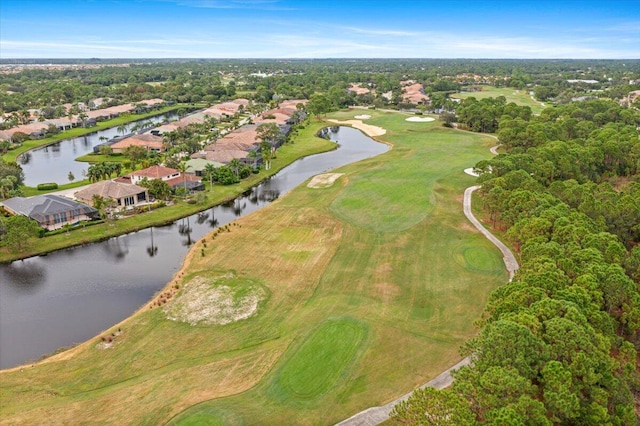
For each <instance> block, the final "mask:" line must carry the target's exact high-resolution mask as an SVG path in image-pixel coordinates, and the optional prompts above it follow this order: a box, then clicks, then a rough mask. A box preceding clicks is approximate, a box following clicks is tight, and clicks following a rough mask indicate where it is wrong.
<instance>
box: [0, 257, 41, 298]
mask: <svg viewBox="0 0 640 426" xmlns="http://www.w3.org/2000/svg"><path fill="white" fill-rule="evenodd" d="M0 277H2V280H0V282H3V283H6V284H7V285H8V286H10V287H11V288H12V289H13V290H15V291H16V292H19V293H21V294H32V293H36V292H37V291H38V287H39V286H41V285H43V284H44V282H45V281H46V277H47V271H46V269H45V268H44V266H43V265H40V264H35V263H34V262H31V261H30V259H27V260H24V261H17V262H13V263H11V264H9V265H8V266H7V267H6V268H3V269H2V270H0Z"/></svg>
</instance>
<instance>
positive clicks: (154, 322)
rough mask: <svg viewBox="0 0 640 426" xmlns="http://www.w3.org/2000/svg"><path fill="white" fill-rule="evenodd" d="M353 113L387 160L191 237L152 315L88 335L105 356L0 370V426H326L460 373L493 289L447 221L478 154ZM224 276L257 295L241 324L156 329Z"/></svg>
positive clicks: (474, 239)
mask: <svg viewBox="0 0 640 426" xmlns="http://www.w3.org/2000/svg"><path fill="white" fill-rule="evenodd" d="M369 113H370V114H371V115H372V116H373V117H372V118H371V119H370V120H368V121H367V123H368V124H373V125H377V126H381V127H383V128H385V129H387V134H386V135H384V136H382V137H380V139H381V140H383V141H386V142H389V143H392V144H393V149H391V150H390V151H388V152H386V153H385V154H382V155H379V156H377V157H374V158H370V159H367V160H364V161H361V162H358V163H355V164H352V165H348V166H345V167H341V168H339V169H337V170H335V171H336V172H338V173H343V175H342V176H341V177H339V178H338V179H337V180H336V181H335V182H334V183H333V185H332V186H328V187H323V188H320V189H314V188H309V187H307V186H306V185H301V186H299V187H298V188H296V189H294V190H293V191H291V192H289V193H288V194H287V195H286V196H284V197H282V198H279V199H278V200H276V201H275V202H274V203H272V204H270V205H269V206H267V207H265V208H264V209H261V210H260V211H258V212H255V213H253V214H251V215H247V216H245V217H242V218H240V219H238V220H237V221H236V222H234V224H232V225H230V226H229V227H228V229H227V230H225V231H224V232H219V231H214V232H213V233H211V234H209V235H208V236H206V237H204V238H203V239H202V240H201V241H199V242H198V243H196V244H195V245H194V247H193V248H192V250H191V251H190V252H189V255H188V256H187V259H186V260H185V266H184V268H183V269H182V270H181V271H179V272H178V273H177V275H176V277H175V278H174V279H173V280H172V281H171V282H170V283H168V285H167V288H166V289H165V290H163V292H162V294H161V295H159V296H158V298H157V299H155V300H154V301H151V302H149V303H148V304H146V305H145V306H143V307H142V308H141V309H140V311H139V312H138V313H137V314H136V315H134V316H132V317H131V318H129V319H128V320H125V321H124V322H122V323H121V324H118V325H115V326H114V327H113V328H112V329H109V330H105V332H104V333H103V334H102V336H103V337H104V336H112V333H113V336H115V337H114V338H113V342H109V343H108V344H105V343H104V342H103V341H102V339H100V337H96V338H94V339H91V340H90V341H88V342H86V343H84V344H82V345H80V346H78V347H76V348H74V349H72V350H71V351H68V352H63V353H61V354H59V355H56V356H54V357H51V358H49V359H48V360H46V361H45V362H42V363H38V364H35V365H34V366H26V367H24V368H23V370H20V369H13V370H7V371H3V372H0V398H1V400H2V404H0V418H2V419H3V421H4V422H6V423H12V424H34V423H39V422H41V421H42V419H47V420H48V421H52V422H55V423H59V424H69V423H73V422H74V421H77V419H85V420H86V421H88V422H91V423H99V424H119V425H120V424H166V422H169V424H171V425H195V424H301V425H328V424H334V423H336V422H338V421H340V420H343V419H345V418H347V417H350V416H351V415H353V414H354V413H356V412H358V411H360V410H363V409H365V408H368V407H371V406H375V405H381V404H384V403H387V402H389V401H391V400H393V399H395V398H397V397H398V396H400V395H402V394H404V393H406V392H408V391H409V390H411V389H413V388H414V387H415V386H417V385H419V384H422V383H425V382H426V381H428V380H430V379H431V378H433V377H435V376H436V375H437V374H439V373H440V372H441V371H443V370H445V369H446V368H448V367H450V366H451V365H453V364H455V363H456V362H457V361H459V360H460V355H459V353H458V349H459V347H460V346H461V344H463V343H464V342H465V341H466V340H468V339H469V338H470V337H472V336H473V335H474V334H475V332H476V329H475V328H474V326H473V322H474V321H475V320H477V319H478V318H479V317H480V315H481V313H482V310H483V307H484V305H485V303H486V301H487V298H488V295H489V293H490V292H491V291H492V290H493V289H494V288H496V286H498V285H500V283H503V282H506V280H507V273H506V271H505V268H504V265H502V263H501V261H500V259H501V254H500V252H499V251H498V250H497V248H495V247H494V246H493V245H492V244H491V243H490V242H489V241H487V240H486V239H485V238H484V237H483V236H482V235H481V234H479V233H478V232H477V231H476V230H475V228H474V227H473V226H472V225H471V224H469V223H468V221H467V220H466V218H465V216H464V214H463V212H462V194H463V192H464V189H465V188H466V187H468V186H470V185H472V184H473V182H474V179H473V178H472V177H470V176H468V175H466V174H464V173H463V170H464V169H465V168H467V167H470V166H471V165H473V164H475V163H476V162H477V161H479V160H482V159H486V158H489V157H490V155H491V154H490V153H489V151H488V148H489V147H490V146H491V145H492V144H494V141H493V139H490V138H487V137H484V136H482V135H475V134H471V133H463V132H457V131H455V130H451V129H446V128H443V127H442V126H441V123H439V122H437V121H436V122H432V123H408V122H406V121H405V120H404V119H405V118H406V116H404V115H401V114H396V113H384V112H380V111H369ZM352 114H353V112H350V113H347V112H341V113H338V114H335V115H329V117H328V118H336V119H341V120H344V119H346V118H352V117H353V115H352ZM296 145H298V142H296ZM227 231H228V232H227ZM225 271H226V272H225ZM225 273H228V274H229V276H237V277H238V279H244V280H247V281H248V282H257V283H260V286H262V287H264V288H265V289H266V291H268V295H269V296H268V299H266V301H265V302H264V304H263V305H261V306H260V307H259V308H258V309H257V310H256V311H255V313H254V314H253V315H252V316H250V317H248V318H246V319H243V320H239V321H237V322H233V323H229V324H226V325H222V326H219V325H207V326H205V325H193V326H192V325H189V324H187V323H183V322H179V321H173V320H169V319H167V314H166V313H165V309H166V310H170V309H171V303H172V300H178V299H180V298H182V297H183V295H185V294H190V292H193V291H194V290H193V289H194V288H195V287H194V285H193V283H198V282H202V280H203V279H209V280H210V279H212V277H213V278H214V279H215V277H217V276H220V275H221V274H225ZM168 293H171V294H174V296H172V297H169V296H166V294H168ZM165 298H169V299H168V301H165V302H163V301H162V300H164V299H165Z"/></svg>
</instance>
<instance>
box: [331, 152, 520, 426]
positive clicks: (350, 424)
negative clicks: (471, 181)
mask: <svg viewBox="0 0 640 426" xmlns="http://www.w3.org/2000/svg"><path fill="white" fill-rule="evenodd" d="M499 146H500V145H498V146H495V147H493V148H491V152H492V153H494V154H495V153H496V152H495V149H496V148H498V147H499ZM479 188H480V185H474V186H470V187H469V188H467V189H465V191H464V200H463V202H462V211H463V212H464V215H465V216H466V217H467V219H469V221H470V222H471V223H472V224H473V226H475V227H476V228H477V229H478V231H480V232H481V233H482V235H484V236H485V237H487V239H488V240H489V241H491V242H492V243H493V244H494V245H495V246H496V247H498V249H499V250H500V252H502V259H503V260H504V265H505V266H506V268H507V271H508V272H509V281H511V280H512V279H513V276H514V275H515V273H516V271H517V270H518V267H519V266H518V261H517V260H516V257H515V256H514V255H513V253H512V252H511V250H509V248H508V247H507V246H506V245H504V243H503V242H502V241H500V240H499V239H497V238H496V237H495V236H494V235H493V234H492V233H491V232H489V231H488V230H487V228H485V227H484V226H483V225H482V224H481V223H480V221H479V220H478V219H476V217H475V216H474V215H473V213H472V211H471V195H472V194H473V192H474V191H476V190H477V189H479ZM470 363H471V360H470V359H469V357H467V358H465V359H463V360H462V361H460V362H459V363H457V364H456V365H454V366H453V367H451V368H449V369H448V370H446V371H444V372H442V373H440V375H439V376H438V377H436V378H435V379H433V380H431V381H429V382H427V383H425V384H424V385H422V386H420V389H423V388H425V387H432V388H435V389H443V388H446V387H448V386H450V385H451V383H453V377H452V376H451V372H452V371H455V370H457V369H459V368H460V367H463V366H465V365H469V364H470ZM412 393H413V391H412V392H409V393H408V394H406V395H403V396H401V397H400V398H398V399H396V400H393V401H391V402H389V403H388V404H385V405H383V406H380V407H371V408H367V409H366V410H364V411H361V412H359V413H358V414H356V415H354V416H352V417H349V418H348V419H346V420H343V421H341V422H340V423H337V425H336V426H373V425H378V424H380V423H382V422H384V421H386V420H388V419H389V415H390V414H391V410H393V407H394V406H395V405H396V404H398V403H399V402H401V401H404V400H406V399H408V398H409V397H410V396H411V394H412Z"/></svg>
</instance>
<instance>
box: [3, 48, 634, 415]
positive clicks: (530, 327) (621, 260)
mask: <svg viewBox="0 0 640 426" xmlns="http://www.w3.org/2000/svg"><path fill="white" fill-rule="evenodd" d="M4 62H5V63H7V62H9V61H6V60H5V61H4ZM98 62H99V61H98ZM407 79H414V80H416V81H418V82H420V83H422V84H423V85H424V87H425V90H426V92H427V93H429V95H430V96H431V100H432V104H431V106H430V107H429V108H430V109H431V110H440V111H439V112H443V114H444V115H443V117H444V118H445V119H446V120H445V124H447V125H457V126H459V127H461V128H466V129H468V130H471V131H477V132H487V133H495V134H496V135H497V137H498V139H499V141H500V143H502V144H503V148H504V150H505V153H503V154H500V155H498V156H496V157H495V158H493V159H491V160H488V161H483V162H480V163H478V164H477V165H476V167H475V169H476V171H478V172H479V173H481V176H480V177H479V179H478V180H479V182H480V183H481V184H482V189H481V190H480V196H481V200H480V201H481V203H480V204H481V206H482V209H483V211H484V214H485V215H486V217H487V218H488V221H489V222H490V224H491V225H493V229H494V230H495V231H497V232H499V233H501V234H502V236H503V237H504V239H505V240H507V241H508V242H509V243H510V244H511V247H512V248H513V249H514V250H515V251H516V253H517V254H518V255H519V258H520V263H521V269H520V270H519V271H518V273H517V274H516V276H515V277H514V279H513V281H512V282H509V283H508V284H505V285H503V286H501V287H500V288H499V289H498V290H496V291H495V292H494V293H493V295H492V297H491V299H490V301H489V303H488V305H487V307H486V310H485V315H484V317H483V318H482V319H481V321H479V326H480V328H479V333H478V336H477V337H476V338H475V339H473V340H472V341H470V342H469V343H468V344H467V345H466V347H465V348H463V353H464V355H468V356H471V358H472V360H473V367H471V368H463V369H461V370H460V371H459V372H458V373H457V374H456V380H455V382H454V384H453V386H452V387H451V388H450V389H447V390H444V391H435V390H432V389H426V390H422V391H417V392H416V393H415V394H414V396H413V397H412V398H411V399H410V400H409V401H408V402H407V403H403V404H401V405H399V406H398V407H396V409H395V411H394V419H395V421H397V422H400V423H407V424H452V425H460V424H474V423H486V424H508V425H518V424H522V425H551V424H571V425H584V424H594V425H595V424H598V425H599V424H614V425H629V424H636V423H637V421H638V414H637V412H638V410H639V404H638V401H640V381H639V376H638V368H637V361H638V350H639V349H640V293H639V292H638V283H640V245H638V243H639V242H640V139H639V136H638V129H639V128H640V111H639V110H638V101H636V103H635V104H628V103H627V104H625V102H624V101H622V100H623V99H624V97H625V96H627V95H628V94H629V92H630V91H633V90H639V89H640V61H638V60H635V61H515V60H514V61H505V60H475V61H473V60H468V61H462V60H460V61H457V60H447V61H445V60H430V61H427V60H404V61H401V60H387V61H385V60H369V61H368V60H357V61H356V60H354V61H330V60H291V61H269V60H262V61H258V60H251V61H250V60H247V61H239V60H228V61H199V62H163V61H156V62H148V63H132V64H130V65H129V66H126V67H123V66H118V67H116V66H103V67H98V68H87V69H82V68H79V69H71V68H69V69H61V70H51V69H27V70H22V71H19V72H15V73H6V74H3V75H0V89H1V90H0V106H1V108H2V111H0V112H3V113H12V112H16V111H21V110H25V109H28V108H50V109H52V110H53V112H51V115H53V116H55V115H56V114H57V113H59V112H60V111H58V112H56V111H55V109H56V108H57V106H58V105H61V104H63V103H77V102H88V101H89V100H90V99H92V98H96V97H107V98H109V99H111V102H113V103H121V102H131V101H137V100H141V99H148V98H154V97H159V98H162V99H165V100H170V101H179V102H186V103H205V104H206V103H214V102H217V101H220V100H225V99H229V98H233V97H234V96H240V95H242V96H244V97H249V98H252V100H254V101H255V102H269V101H271V100H277V99H280V98H283V99H285V98H305V99H310V100H311V102H310V103H309V106H308V108H309V110H310V112H312V113H314V114H322V113H325V112H328V111H330V110H332V109H337V108H342V107H345V106H348V105H353V104H367V105H372V106H375V107H382V106H384V107H403V106H404V105H402V101H401V97H400V96H401V83H400V82H401V81H402V80H407ZM568 79H580V80H589V79H593V80H597V83H584V84H582V83H578V84H570V83H568V82H567V80H568ZM350 83H362V84H365V85H367V86H368V87H371V88H375V89H376V91H377V93H383V92H389V91H391V92H392V94H393V96H392V97H391V99H386V98H383V97H381V96H374V95H371V94H366V95H357V96H356V95H355V94H353V93H349V92H347V91H346V88H347V86H348V84H350ZM482 84H491V85H493V86H498V87H500V86H502V87H513V88H515V89H527V90H530V91H531V92H533V94H534V96H535V97H536V99H538V100H544V101H547V102H549V101H551V103H552V104H553V105H554V106H551V107H549V108H546V109H545V110H544V111H543V112H542V113H541V114H540V115H533V114H532V112H531V110H530V109H529V108H528V107H523V106H518V105H515V104H513V103H507V102H506V99H505V98H503V97H498V98H495V99H494V98H489V99H482V100H478V99H476V98H473V97H471V98H468V99H466V100H464V101H462V102H460V103H459V104H456V103H454V102H451V101H450V100H449V99H448V98H447V95H448V94H450V93H453V92H456V91H459V90H461V89H465V88H469V87H473V86H478V85H482ZM580 96H582V97H585V96H586V98H584V99H581V101H580V102H576V101H572V100H573V99H575V98H576V97H580ZM589 98H593V99H589ZM621 101H622V102H621ZM414 107H415V106H414ZM0 178H4V179H12V180H15V182H13V183H15V185H19V183H21V174H20V170H19V167H17V166H15V165H9V164H4V163H2V164H0Z"/></svg>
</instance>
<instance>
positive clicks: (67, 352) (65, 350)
mask: <svg viewBox="0 0 640 426" xmlns="http://www.w3.org/2000/svg"><path fill="white" fill-rule="evenodd" d="M316 124H317V125H318V126H317V129H315V132H314V133H313V134H314V135H317V134H318V133H319V131H321V130H323V129H327V128H337V127H346V128H352V129H354V130H356V131H358V132H359V133H362V134H363V135H364V136H366V137H367V138H369V139H371V140H372V141H374V142H376V143H378V144H380V145H384V146H386V147H387V149H386V150H385V151H382V152H379V153H377V154H375V155H372V156H367V157H363V158H360V159H358V160H355V161H352V162H350V163H346V164H340V165H336V166H334V167H331V168H330V169H329V170H334V169H336V168H340V167H344V166H346V165H349V164H354V163H357V162H359V161H362V160H364V159H366V158H371V157H373V156H377V155H379V154H382V153H384V152H387V151H388V150H389V149H391V148H392V147H393V144H392V143H390V142H388V141H382V140H380V139H379V138H378V137H376V136H372V135H369V134H367V132H366V131H364V130H363V129H358V128H357V127H356V126H350V125H345V124H336V123H327V122H326V121H324V120H322V121H319V122H318V123H316ZM327 124H330V125H327ZM339 147H340V144H339V143H338V141H337V140H336V141H333V147H332V149H330V150H325V151H320V152H316V153H312V154H307V155H304V156H301V157H298V158H295V159H293V160H292V161H291V162H289V163H286V164H283V165H282V166H281V167H279V168H278V169H277V170H275V169H274V170H273V174H272V175H270V176H265V177H264V178H263V179H261V180H260V183H264V182H266V181H268V180H269V179H271V178H272V177H274V175H276V174H277V173H279V172H280V171H282V169H284V168H286V167H287V166H290V165H292V164H294V163H296V162H297V161H299V160H302V159H304V158H305V157H312V156H314V155H319V154H324V153H328V152H331V151H335V150H337V149H338V148H339ZM326 172H328V170H326V171H324V172H322V173H326ZM317 174H318V173H315V174H312V175H309V176H307V177H306V178H305V179H304V180H303V181H302V182H300V183H298V184H297V185H295V186H294V187H292V188H291V189H293V188H295V187H298V186H300V185H301V184H302V183H304V182H306V181H308V180H309V179H311V178H312V177H313V176H315V175H317ZM258 185H259V183H256V184H253V185H251V186H250V187H249V188H248V189H246V190H244V191H241V192H239V193H237V194H236V195H235V196H233V197H229V199H228V200H227V201H230V200H236V199H237V198H238V197H241V196H242V195H243V194H244V193H246V192H248V191H251V190H252V189H253V188H255V187H257V186H258ZM222 204H224V203H218V204H216V205H215V206H218V205H222ZM271 204H272V203H269V204H268V205H271ZM268 205H267V206H268ZM267 206H264V207H267ZM211 207H213V206H209V207H207V208H211ZM207 208H204V209H202V210H200V211H204V210H206V209H207ZM195 214H196V213H194V212H191V213H189V214H188V215H186V216H183V217H182V218H186V217H188V216H192V215H195ZM238 218H239V217H238ZM176 220H178V219H176ZM176 220H173V221H170V222H169V223H174V222H175V221H176ZM232 222H233V220H232ZM154 226H159V225H153V226H147V227H145V228H143V229H149V228H153V227H154ZM216 229H217V228H216ZM216 229H212V230H211V231H209V232H207V233H206V234H205V235H203V236H202V237H200V238H198V239H197V240H195V241H194V242H193V244H192V245H191V247H190V249H189V250H188V251H187V252H186V254H185V255H184V257H183V258H182V260H181V262H180V264H179V269H178V270H177V271H176V272H175V273H174V274H173V275H172V276H171V278H170V279H168V280H167V281H166V283H164V284H163V286H162V287H161V288H159V289H158V290H156V291H155V293H154V294H153V295H152V297H151V298H150V299H147V300H146V301H145V302H144V303H142V305H140V306H139V307H138V308H137V309H136V310H135V311H133V312H132V313H131V314H129V315H127V316H126V317H125V318H123V319H122V320H120V321H118V322H116V323H115V324H112V325H110V326H109V327H106V328H105V329H103V330H101V331H100V332H99V333H97V334H95V335H93V336H91V337H89V338H87V339H85V340H84V341H83V342H79V343H72V344H70V345H64V346H60V347H59V348H57V349H55V350H54V351H51V352H49V353H48V354H43V355H41V356H39V358H38V359H37V360H26V361H24V362H22V363H21V364H19V365H16V366H12V367H9V368H5V369H0V372H10V371H15V370H19V369H22V368H26V367H29V366H31V367H33V366H35V365H39V364H42V363H48V362H55V361H63V360H66V359H69V358H71V357H73V356H74V355H75V354H76V353H77V352H79V351H81V350H83V349H84V348H86V347H88V346H89V345H91V344H92V343H95V339H96V338H97V337H99V336H100V335H102V334H105V333H111V332H112V331H114V330H117V329H118V327H122V326H123V325H124V324H125V323H126V322H128V321H130V320H132V319H133V318H135V317H136V316H138V315H140V314H141V313H142V312H143V311H147V310H148V306H149V303H151V302H153V301H154V300H155V299H156V298H158V297H159V295H160V294H162V293H163V292H165V291H167V290H168V289H169V288H170V287H172V286H173V285H174V284H175V282H176V280H177V279H179V278H180V277H181V276H182V274H184V271H185V269H186V268H188V267H189V265H190V262H191V259H192V257H193V256H194V254H195V253H196V252H197V251H198V249H200V246H201V245H199V244H198V242H199V241H201V240H202V239H204V238H207V237H210V236H211V234H212V233H213V232H215V231H216ZM141 230H142V229H141ZM135 232H138V231H135ZM135 232H127V233H123V234H120V235H125V234H129V233H135ZM110 239H112V237H107V238H104V240H110ZM90 244H92V243H88V244H87V245H90ZM79 245H85V243H83V244H79ZM54 251H62V250H54Z"/></svg>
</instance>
